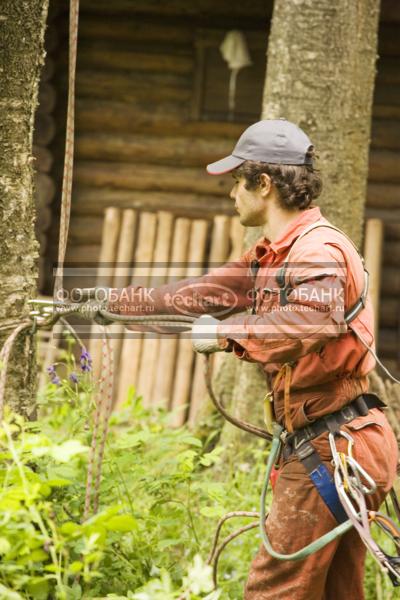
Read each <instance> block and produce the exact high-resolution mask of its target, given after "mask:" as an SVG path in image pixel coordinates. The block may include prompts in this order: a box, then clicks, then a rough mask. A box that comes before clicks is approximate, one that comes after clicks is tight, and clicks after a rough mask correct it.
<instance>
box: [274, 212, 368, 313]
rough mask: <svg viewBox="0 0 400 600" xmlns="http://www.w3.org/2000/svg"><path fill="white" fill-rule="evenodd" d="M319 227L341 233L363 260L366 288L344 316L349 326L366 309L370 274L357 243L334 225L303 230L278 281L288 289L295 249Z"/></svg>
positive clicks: (319, 222)
mask: <svg viewBox="0 0 400 600" xmlns="http://www.w3.org/2000/svg"><path fill="white" fill-rule="evenodd" d="M318 227H327V228H328V229H333V230H335V231H337V232H338V233H341V234H342V235H343V236H344V237H345V238H346V239H347V240H348V241H349V242H350V243H351V244H352V246H353V247H354V249H355V250H356V252H357V254H358V256H359V257H360V260H361V264H362V267H363V270H364V287H363V290H362V292H361V294H360V297H359V298H358V300H357V302H355V304H354V305H353V306H352V307H350V308H349V309H348V310H347V311H346V312H345V314H344V320H345V322H346V323H347V324H349V323H351V321H353V320H354V319H355V318H356V317H357V315H358V314H359V313H360V312H361V311H362V309H363V308H364V307H365V302H366V299H367V294H368V283H369V273H368V271H367V269H366V268H365V264H364V258H363V256H362V254H361V253H360V251H359V249H358V248H357V246H356V245H355V243H354V242H353V240H352V239H351V238H349V236H348V235H347V234H345V233H344V231H342V230H341V229H339V228H338V227H335V226H334V225H331V224H330V223H323V222H322V221H316V222H315V223H311V225H308V226H307V227H305V228H304V229H303V231H302V232H301V233H300V235H299V236H298V237H297V238H296V239H295V241H294V243H293V244H292V247H291V248H290V250H289V254H288V255H287V257H286V260H285V262H284V264H283V266H282V267H281V269H279V272H278V273H277V276H276V280H277V283H278V285H279V287H280V288H286V269H287V267H288V265H289V263H290V256H291V254H292V253H293V249H294V247H295V246H296V244H297V243H298V242H299V241H300V240H301V239H302V238H303V237H304V236H306V235H307V234H308V233H310V232H311V231H313V230H314V229H317V228H318ZM282 296H284V294H281V297H282Z"/></svg>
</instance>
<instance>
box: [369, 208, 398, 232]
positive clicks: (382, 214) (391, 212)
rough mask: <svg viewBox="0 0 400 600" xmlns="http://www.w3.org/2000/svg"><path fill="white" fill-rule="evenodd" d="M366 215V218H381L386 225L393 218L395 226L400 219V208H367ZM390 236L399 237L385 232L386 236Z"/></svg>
mask: <svg viewBox="0 0 400 600" xmlns="http://www.w3.org/2000/svg"><path fill="white" fill-rule="evenodd" d="M365 216H366V218H370V219H381V220H382V221H383V222H384V223H385V227H386V225H387V224H388V223H389V222H390V220H391V219H393V221H394V222H393V226H394V227H396V224H397V223H398V222H399V221H400V208H392V209H390V208H386V209H385V208H382V209H380V208H368V207H367V208H366V210H365ZM388 237H394V238H397V235H392V234H391V236H389V235H388V234H387V233H386V232H385V238H388Z"/></svg>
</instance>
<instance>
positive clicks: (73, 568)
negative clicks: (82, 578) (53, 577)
mask: <svg viewBox="0 0 400 600" xmlns="http://www.w3.org/2000/svg"><path fill="white" fill-rule="evenodd" d="M82 569H83V563H81V562H80V561H79V560H75V561H74V562H72V563H71V564H70V565H69V568H68V571H69V572H70V573H71V574H72V575H75V574H76V573H80V571H82Z"/></svg>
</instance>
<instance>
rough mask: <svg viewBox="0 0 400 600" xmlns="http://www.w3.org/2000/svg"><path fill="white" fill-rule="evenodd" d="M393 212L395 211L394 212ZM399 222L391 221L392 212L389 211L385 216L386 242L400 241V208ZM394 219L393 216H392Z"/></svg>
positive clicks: (399, 213)
mask: <svg viewBox="0 0 400 600" xmlns="http://www.w3.org/2000/svg"><path fill="white" fill-rule="evenodd" d="M392 212H393V211H392ZM398 215H399V216H398V218H397V221H395V220H393V221H391V220H390V212H389V211H388V212H387V213H386V215H385V219H386V220H385V222H384V229H385V240H400V207H399V210H398ZM392 218H393V219H394V217H393V214H392Z"/></svg>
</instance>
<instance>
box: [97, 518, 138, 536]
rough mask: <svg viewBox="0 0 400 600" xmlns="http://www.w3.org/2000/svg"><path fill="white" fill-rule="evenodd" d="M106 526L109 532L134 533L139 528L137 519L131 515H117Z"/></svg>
mask: <svg viewBox="0 0 400 600" xmlns="http://www.w3.org/2000/svg"><path fill="white" fill-rule="evenodd" d="M104 524H105V526H106V527H107V529H108V530H109V531H126V532H127V531H134V530H136V529H137V528H138V524H137V521H136V519H134V518H133V517H132V516H131V515H116V516H115V517H111V519H109V520H108V521H107V522H106V523H104Z"/></svg>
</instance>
